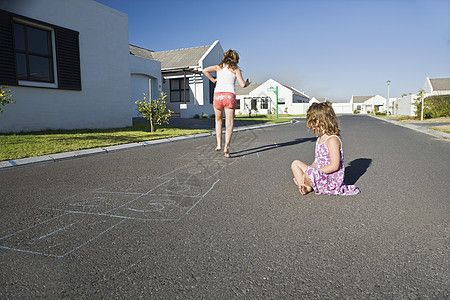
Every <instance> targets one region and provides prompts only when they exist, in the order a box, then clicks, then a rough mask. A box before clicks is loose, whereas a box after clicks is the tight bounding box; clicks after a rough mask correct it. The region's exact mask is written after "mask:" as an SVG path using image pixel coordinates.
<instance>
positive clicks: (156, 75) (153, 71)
mask: <svg viewBox="0 0 450 300" xmlns="http://www.w3.org/2000/svg"><path fill="white" fill-rule="evenodd" d="M129 59H130V68H131V102H130V103H131V109H132V116H133V117H138V116H139V114H138V110H137V105H136V104H135V102H136V101H137V100H143V93H146V94H147V97H148V96H150V97H148V98H147V100H149V98H151V99H156V98H159V97H161V91H162V82H161V62H159V61H156V60H150V59H145V58H142V57H138V56H134V55H129ZM166 99H167V98H166Z"/></svg>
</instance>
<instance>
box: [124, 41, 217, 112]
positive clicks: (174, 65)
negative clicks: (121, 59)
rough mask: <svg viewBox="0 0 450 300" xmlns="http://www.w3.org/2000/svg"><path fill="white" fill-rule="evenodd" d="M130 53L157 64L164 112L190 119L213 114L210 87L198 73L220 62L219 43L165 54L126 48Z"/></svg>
mask: <svg viewBox="0 0 450 300" xmlns="http://www.w3.org/2000/svg"><path fill="white" fill-rule="evenodd" d="M130 53H131V54H133V55H135V56H139V57H143V58H146V59H150V60H156V61H159V62H160V63H161V73H162V91H163V92H165V93H167V98H166V99H167V108H168V109H170V110H172V111H174V116H180V117H182V118H192V117H194V115H196V114H198V115H202V114H207V115H212V114H214V108H213V106H212V103H213V93H214V84H213V83H212V82H211V81H210V80H209V79H208V78H206V77H205V76H204V75H203V74H202V72H201V71H202V69H203V68H206V67H208V66H211V65H216V64H219V63H220V62H221V61H222V58H223V49H222V46H221V45H220V42H219V41H215V42H214V43H213V44H212V45H209V46H202V47H194V48H185V49H176V50H169V51H152V50H148V49H144V48H140V47H137V46H134V45H130ZM133 91H135V89H134V87H133ZM138 93H139V91H135V94H138ZM141 94H142V93H141Z"/></svg>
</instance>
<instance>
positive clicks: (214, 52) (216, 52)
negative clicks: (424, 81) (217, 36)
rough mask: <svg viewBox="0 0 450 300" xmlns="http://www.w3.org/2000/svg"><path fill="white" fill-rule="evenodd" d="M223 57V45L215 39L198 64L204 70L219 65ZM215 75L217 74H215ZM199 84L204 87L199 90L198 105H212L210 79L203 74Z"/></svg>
mask: <svg viewBox="0 0 450 300" xmlns="http://www.w3.org/2000/svg"><path fill="white" fill-rule="evenodd" d="M222 59H223V49H222V45H221V44H220V42H219V41H215V42H214V43H213V44H212V45H211V47H210V48H209V50H208V51H207V52H206V53H205V55H204V56H203V57H202V58H200V60H199V62H198V64H199V66H200V69H201V70H203V69H204V68H206V67H209V66H213V65H218V64H219V63H220V62H221V61H222ZM213 76H216V75H215V74H213ZM198 84H201V85H202V88H201V89H199V90H198V91H197V93H198V94H197V99H198V100H197V102H198V105H208V106H212V104H211V103H210V97H209V95H210V93H211V92H212V91H210V88H212V85H210V80H209V79H208V78H206V76H204V75H203V74H202V75H201V80H200V79H198Z"/></svg>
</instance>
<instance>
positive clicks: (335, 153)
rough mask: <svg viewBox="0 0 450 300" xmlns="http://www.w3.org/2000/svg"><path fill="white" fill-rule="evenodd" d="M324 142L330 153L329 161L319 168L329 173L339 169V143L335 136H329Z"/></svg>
mask: <svg viewBox="0 0 450 300" xmlns="http://www.w3.org/2000/svg"><path fill="white" fill-rule="evenodd" d="M325 143H326V146H327V148H328V152H329V154H330V163H329V164H328V165H326V166H323V167H322V168H319V170H320V171H322V172H324V173H327V174H330V173H333V172H336V171H337V170H339V164H340V162H341V152H340V150H341V143H340V142H339V139H338V138H337V137H335V136H332V137H330V138H329V139H328V140H327V141H326V142H325Z"/></svg>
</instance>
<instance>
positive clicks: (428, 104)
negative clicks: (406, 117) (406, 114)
mask: <svg viewBox="0 0 450 300" xmlns="http://www.w3.org/2000/svg"><path fill="white" fill-rule="evenodd" d="M423 103H424V107H423V118H424V119H430V118H441V117H450V95H436V96H430V97H427V98H425V99H424V100H423ZM415 105H416V116H417V117H418V118H420V115H421V111H422V101H421V100H420V97H419V98H417V99H416V103H415Z"/></svg>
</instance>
